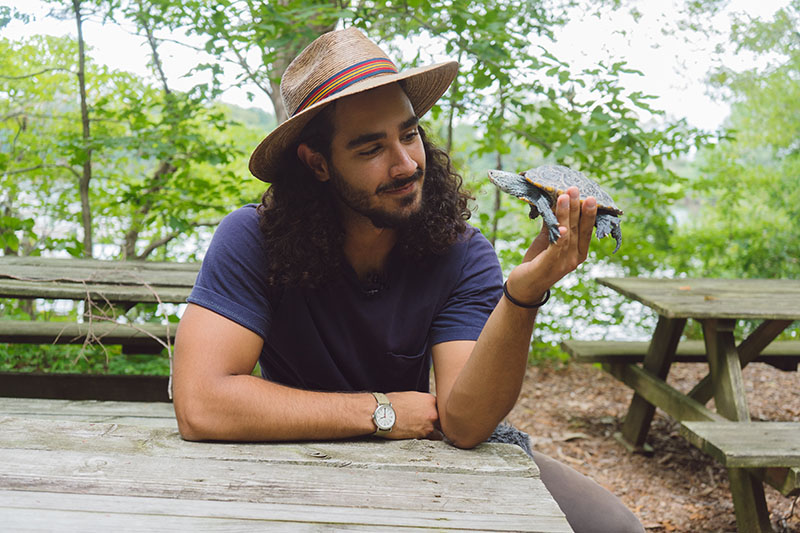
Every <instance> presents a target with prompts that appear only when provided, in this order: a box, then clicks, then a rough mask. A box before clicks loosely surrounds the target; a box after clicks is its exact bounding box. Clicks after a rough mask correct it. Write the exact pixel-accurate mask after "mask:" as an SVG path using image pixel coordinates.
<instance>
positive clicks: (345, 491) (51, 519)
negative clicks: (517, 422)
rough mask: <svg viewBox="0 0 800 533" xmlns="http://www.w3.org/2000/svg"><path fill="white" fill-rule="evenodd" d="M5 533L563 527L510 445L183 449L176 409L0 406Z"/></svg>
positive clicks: (531, 468)
mask: <svg viewBox="0 0 800 533" xmlns="http://www.w3.org/2000/svg"><path fill="white" fill-rule="evenodd" d="M0 521H2V523H3V527H4V528H5V527H8V528H10V530H19V529H24V530H34V531H36V530H52V528H54V527H55V525H56V524H57V525H58V527H57V529H58V530H60V531H100V530H102V531H108V530H110V529H111V528H114V529H118V530H123V531H125V530H131V529H136V530H153V529H158V530H180V531H186V530H189V529H190V528H191V529H196V530H211V529H224V530H228V529H248V530H252V529H257V530H269V531H273V530H286V529H291V530H299V531H320V530H347V531H397V530H398V529H402V530H403V531H430V530H436V531H450V530H467V531H542V532H545V531H547V532H560V531H571V529H570V528H569V525H568V524H567V522H566V519H565V518H564V516H563V514H562V513H561V511H560V509H559V508H558V506H557V504H556V503H555V501H553V499H552V497H551V496H550V494H549V493H548V492H547V490H546V489H545V487H544V485H543V483H542V482H541V480H540V479H539V471H538V469H537V468H536V464H535V463H534V462H533V461H532V460H530V459H529V458H528V456H527V455H525V453H524V452H523V451H522V450H521V449H520V448H518V447H516V446H513V445H508V444H483V445H480V446H478V447H477V448H476V449H474V450H459V449H456V448H454V447H452V446H449V445H447V444H445V443H442V442H433V441H425V440H407V441H385V440H377V439H367V440H356V441H341V442H319V443H314V442H306V443H278V444H222V443H196V442H186V441H183V440H182V439H181V438H180V437H179V435H178V433H177V428H176V424H175V419H174V415H173V413H172V406H171V405H170V404H161V403H126V402H71V401H65V400H29V399H11V398H0Z"/></svg>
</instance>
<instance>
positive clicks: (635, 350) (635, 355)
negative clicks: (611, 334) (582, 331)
mask: <svg viewBox="0 0 800 533" xmlns="http://www.w3.org/2000/svg"><path fill="white" fill-rule="evenodd" d="M649 345H650V343H649V342H639V341H605V340H597V341H579V340H574V339H568V340H565V341H563V342H562V343H561V348H562V349H563V350H564V351H565V352H566V353H567V354H569V356H570V357H571V358H572V359H574V360H575V361H578V362H580V363H641V362H642V361H643V360H644V356H645V354H646V353H647V348H648V346H649ZM707 361H708V358H707V357H706V348H705V343H704V342H703V341H681V343H680V344H678V348H677V350H676V352H675V359H674V362H677V363H705V362H707ZM748 362H759V363H767V364H769V365H772V366H775V367H777V368H779V369H781V370H794V369H796V368H797V365H798V363H800V341H775V342H773V343H771V344H769V345H768V346H767V347H766V348H764V350H763V351H762V352H761V353H760V355H758V356H757V357H755V359H753V360H751V361H748Z"/></svg>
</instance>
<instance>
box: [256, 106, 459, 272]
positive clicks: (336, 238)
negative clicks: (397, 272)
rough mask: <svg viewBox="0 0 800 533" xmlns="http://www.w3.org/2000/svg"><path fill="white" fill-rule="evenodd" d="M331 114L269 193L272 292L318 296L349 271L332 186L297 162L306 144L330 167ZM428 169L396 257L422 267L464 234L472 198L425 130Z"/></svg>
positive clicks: (262, 222)
mask: <svg viewBox="0 0 800 533" xmlns="http://www.w3.org/2000/svg"><path fill="white" fill-rule="evenodd" d="M334 105H335V104H332V105H329V106H327V107H326V108H325V109H324V110H323V111H322V112H320V113H319V114H318V115H317V116H316V117H315V118H314V119H313V120H312V121H311V122H310V123H309V125H308V126H306V128H305V129H304V130H303V133H302V134H301V135H300V137H299V138H300V140H298V141H297V142H296V143H295V144H294V146H293V147H292V148H291V149H289V150H287V151H286V156H285V157H284V161H283V163H282V165H281V167H280V168H281V171H280V172H279V173H277V174H276V176H274V178H273V181H272V184H271V185H270V187H269V188H268V189H267V190H266V192H264V195H263V196H262V198H261V205H260V206H259V208H258V213H259V227H260V229H261V232H262V233H263V235H264V239H265V241H266V245H267V250H268V261H269V270H268V272H267V282H268V284H269V285H270V286H273V287H308V288H318V287H321V286H323V285H325V284H328V283H331V282H332V281H333V280H335V279H337V278H339V277H340V276H341V273H342V269H343V267H344V265H345V261H346V259H345V257H344V252H343V246H344V237H345V235H344V227H343V226H342V224H341V221H340V219H339V216H338V213H337V210H336V205H335V202H334V195H333V194H332V191H330V190H329V186H330V184H329V183H328V182H320V181H319V180H317V179H315V177H314V176H313V174H312V173H311V171H310V170H309V169H308V168H307V167H306V166H305V165H304V164H303V163H302V162H301V161H300V160H299V159H298V158H297V157H296V155H295V154H296V152H297V150H296V148H297V146H298V145H299V144H301V143H306V144H308V145H309V146H310V147H311V148H312V149H314V150H315V151H317V152H319V153H321V154H322V155H323V156H324V157H325V158H326V159H328V160H330V152H331V149H330V147H331V137H332V132H333V123H332V115H333V111H332V109H333V107H334ZM419 132H420V138H421V140H422V144H423V147H424V150H425V158H426V162H427V163H426V168H425V181H424V182H423V192H422V195H423V201H422V208H421V213H420V216H415V217H413V218H412V219H411V221H410V222H409V224H407V225H405V226H403V227H402V228H399V229H398V236H397V237H398V238H397V244H396V245H395V246H396V249H397V250H398V251H399V253H401V254H403V255H405V256H406V257H409V258H411V259H412V260H414V261H417V262H420V263H424V262H425V261H426V260H428V259H429V258H430V257H432V256H435V255H437V254H441V253H443V252H444V251H446V250H447V249H448V248H449V247H450V246H451V245H452V244H454V243H455V242H456V241H457V240H458V238H459V237H460V236H461V235H462V234H463V233H464V232H465V231H466V229H467V223H466V221H467V220H468V219H469V217H470V211H469V208H468V202H469V201H470V200H472V199H473V197H472V196H471V195H470V194H469V193H468V192H467V191H465V190H462V185H463V179H462V178H461V176H460V175H459V174H458V173H456V172H455V170H454V169H453V167H452V163H451V161H450V157H449V156H448V155H447V153H445V152H444V151H443V150H441V149H440V148H438V147H436V146H435V145H434V144H433V143H432V142H431V141H430V140H428V137H427V135H426V134H425V131H424V130H423V129H422V127H419Z"/></svg>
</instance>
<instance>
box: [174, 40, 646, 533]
mask: <svg viewBox="0 0 800 533" xmlns="http://www.w3.org/2000/svg"><path fill="white" fill-rule="evenodd" d="M456 69H457V65H456V64H455V63H453V62H450V63H443V64H439V65H433V66H429V67H423V68H419V69H413V70H410V71H407V72H404V73H400V72H397V69H396V68H395V67H394V65H393V64H392V63H391V61H389V59H388V58H387V57H386V55H385V54H384V53H383V51H382V50H381V49H380V48H379V47H377V46H376V45H375V44H373V43H372V42H371V41H369V40H368V39H367V38H366V37H365V36H364V35H363V34H361V33H360V32H359V31H358V30H355V29H347V30H342V31H335V32H331V33H328V34H325V35H323V36H321V37H320V38H318V39H317V40H316V41H314V42H313V43H312V44H311V45H309V46H308V48H306V49H305V50H304V51H303V52H302V53H301V54H300V55H299V56H298V57H297V58H296V59H295V60H294V61H293V62H292V64H291V65H290V66H289V67H288V68H287V70H286V73H285V75H284V78H283V80H282V81H281V93H282V96H283V99H284V102H285V104H286V109H287V112H288V113H290V114H291V117H290V118H289V119H288V120H287V121H285V122H284V123H283V124H281V125H280V126H279V127H278V128H276V129H275V130H274V131H273V132H272V133H270V135H268V136H267V137H266V138H265V139H264V141H262V143H261V144H260V145H259V146H258V148H257V149H256V150H255V151H254V153H253V155H252V157H251V160H250V170H251V172H253V174H254V175H255V176H256V177H258V178H260V179H262V180H264V181H267V182H270V183H272V185H271V187H270V189H269V190H268V191H267V192H266V193H265V194H264V197H263V199H262V205H261V206H259V207H258V208H256V206H246V207H243V208H241V209H239V210H237V211H235V212H234V213H232V214H231V215H229V216H228V217H226V219H225V220H224V221H223V222H222V223H221V224H220V226H219V228H218V230H217V232H216V234H215V236H214V239H213V241H212V243H211V246H210V247H209V250H208V253H207V255H206V257H205V259H204V261H203V267H202V270H201V272H200V274H199V276H198V279H197V282H196V285H195V288H194V289H193V291H192V294H191V296H190V297H189V305H188V306H187V309H186V311H185V313H184V315H183V317H182V320H181V323H180V328H179V331H178V336H177V340H176V347H175V372H174V399H175V412H176V416H177V419H178V424H179V428H180V432H181V434H182V436H183V437H184V438H186V439H189V440H201V439H203V440H205V439H209V440H242V441H259V440H263V441H278V440H314V439H316V440H320V439H337V438H347V437H359V436H365V435H371V434H374V435H377V436H380V437H384V438H390V439H408V438H426V437H431V438H433V437H434V436H435V435H437V434H438V433H439V432H441V433H442V434H444V436H445V437H446V438H447V439H448V440H449V441H450V442H452V443H453V444H454V445H455V446H458V447H462V448H470V447H473V446H475V445H477V444H479V443H481V442H483V441H485V440H486V439H487V438H488V437H489V436H490V435H491V434H492V432H493V430H494V429H495V428H496V427H497V425H498V423H499V422H501V421H502V419H503V418H504V417H505V416H506V414H507V413H508V412H509V411H510V410H511V408H512V407H513V405H514V403H515V402H516V399H517V396H518V394H519V391H520V387H521V384H522V379H523V377H524V374H525V367H526V363H527V354H528V349H529V342H530V337H531V335H532V330H533V324H534V319H535V316H536V311H537V308H538V307H539V306H540V305H541V304H543V303H544V302H545V301H546V299H547V297H548V296H549V288H550V287H551V286H552V285H553V284H554V283H556V282H557V281H558V280H559V279H561V278H562V277H563V276H564V275H566V274H567V273H569V272H571V271H572V270H574V269H575V268H576V267H577V266H578V265H579V264H580V263H581V262H583V261H584V260H585V259H586V257H587V253H588V246H589V242H590V239H591V233H592V227H593V225H594V219H595V214H596V202H595V201H594V199H592V198H590V199H587V200H586V201H584V202H583V203H582V204H581V202H580V201H579V199H578V193H577V190H576V189H574V188H573V190H571V191H569V194H565V195H562V196H561V197H560V198H559V199H558V203H557V206H556V210H555V211H556V216H557V218H558V220H559V223H560V224H561V227H560V232H561V238H560V239H559V240H558V242H556V243H555V244H550V243H549V241H548V238H547V236H546V234H545V233H541V234H540V235H539V236H538V237H537V238H536V239H535V240H534V241H533V244H532V245H531V246H530V248H529V249H528V251H527V254H526V255H525V258H524V261H523V263H522V264H520V265H519V266H517V267H516V268H514V270H513V271H512V272H511V274H510V275H509V277H508V280H507V281H506V283H505V285H504V284H503V282H502V273H501V271H500V268H499V264H498V262H497V258H496V256H495V254H494V252H493V250H492V248H491V246H490V245H489V244H488V242H487V241H486V239H485V238H483V237H482V236H481V235H480V233H478V232H477V231H476V230H474V229H473V228H471V227H470V226H468V225H467V224H466V222H465V220H466V218H467V217H468V216H469V211H468V210H467V200H468V199H469V196H468V195H466V193H464V192H462V191H461V190H460V186H461V179H460V177H459V176H458V175H457V174H455V172H454V171H453V170H452V168H451V166H450V161H449V158H448V156H447V155H446V154H445V153H444V152H442V151H441V150H438V149H437V148H435V147H434V146H433V145H432V144H431V143H430V142H429V141H428V140H427V138H426V137H425V133H424V130H423V129H422V128H421V126H420V125H419V117H421V116H422V115H423V114H424V113H425V112H427V111H428V110H429V109H430V107H431V106H432V105H433V104H434V103H435V102H436V100H438V99H439V97H441V95H442V94H443V93H444V92H445V91H446V90H447V88H448V86H449V85H450V83H451V82H452V80H453V78H454V77H455V74H456ZM501 295H504V296H502V297H501ZM257 361H259V362H260V364H261V371H262V377H255V376H252V375H251V372H252V370H253V368H254V366H255V364H256V362H257ZM431 363H432V365H433V371H434V377H435V385H436V395H435V396H434V395H432V394H430V393H429V388H428V387H429V385H428V381H429V370H430V366H431ZM535 459H536V461H537V463H538V464H539V466H540V469H541V470H542V478H543V480H544V482H545V484H546V485H547V486H548V488H549V489H550V491H551V492H552V493H553V495H554V497H555V498H556V500H557V501H558V502H559V505H561V507H562V509H564V511H565V514H566V515H567V519H568V520H569V521H570V523H571V524H572V526H573V528H575V529H576V530H580V528H583V530H585V531H589V530H591V531H601V530H602V529H598V527H597V526H598V524H600V522H598V520H602V519H603V517H599V516H598V514H602V515H604V516H605V517H606V518H608V517H611V519H610V521H609V525H608V527H607V530H609V531H627V530H634V531H641V530H642V529H641V525H639V524H638V521H636V519H635V517H633V515H632V514H631V513H630V512H629V511H627V509H625V508H624V507H623V506H622V505H621V503H620V502H619V501H618V500H616V499H615V498H614V496H612V495H611V494H609V493H608V492H606V491H604V490H603V489H602V488H600V487H599V486H598V485H596V484H594V483H593V482H591V481H590V480H588V479H587V478H584V477H582V476H581V475H580V474H578V473H577V472H575V471H573V470H571V469H568V468H567V467H566V466H564V465H561V464H560V463H557V462H555V461H553V460H552V459H549V458H546V457H544V456H540V455H535ZM587 501H595V504H596V505H595V506H592V505H589V506H588V507H587V506H586V502H587ZM600 511H602V512H600ZM582 524H585V525H582ZM621 524H628V525H626V526H624V527H623V526H621ZM626 527H627V528H628V529H625V528H626ZM631 527H632V528H631ZM587 528H588V529H587Z"/></svg>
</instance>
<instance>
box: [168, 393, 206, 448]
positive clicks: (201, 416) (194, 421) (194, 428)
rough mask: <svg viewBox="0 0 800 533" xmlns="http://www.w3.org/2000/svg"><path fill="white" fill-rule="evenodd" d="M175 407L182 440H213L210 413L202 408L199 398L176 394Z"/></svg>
mask: <svg viewBox="0 0 800 533" xmlns="http://www.w3.org/2000/svg"><path fill="white" fill-rule="evenodd" d="M173 406H174V408H175V420H177V422H178V432H179V433H180V435H181V438H183V439H184V440H189V441H201V440H209V439H211V438H212V437H211V432H210V429H209V428H210V425H209V421H208V411H207V410H205V409H204V408H203V407H202V405H201V401H200V400H199V399H198V398H196V397H186V395H185V394H184V395H180V394H177V393H176V394H175V397H174V402H173Z"/></svg>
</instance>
